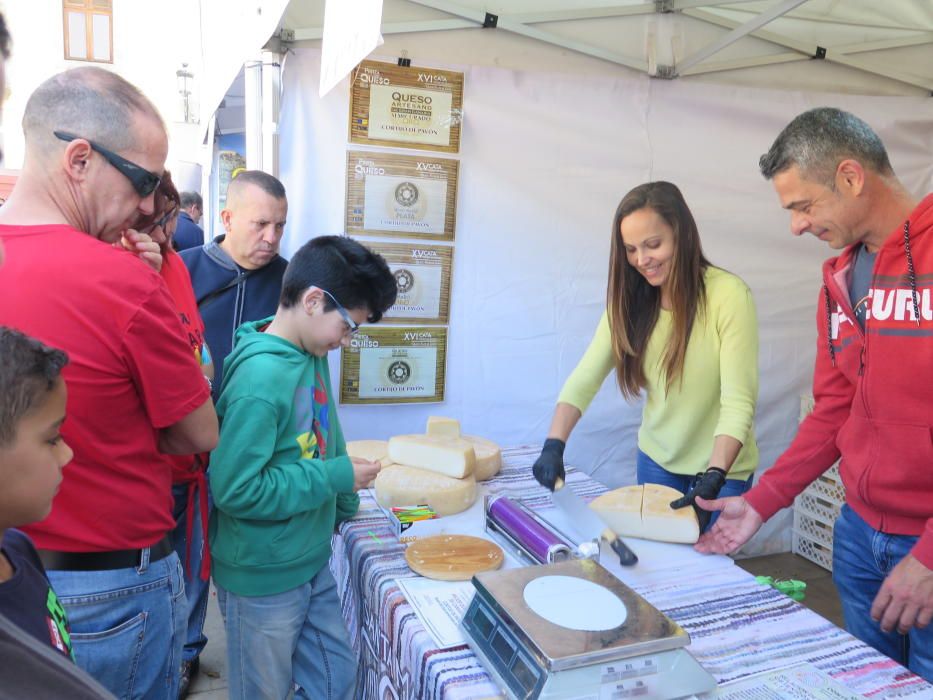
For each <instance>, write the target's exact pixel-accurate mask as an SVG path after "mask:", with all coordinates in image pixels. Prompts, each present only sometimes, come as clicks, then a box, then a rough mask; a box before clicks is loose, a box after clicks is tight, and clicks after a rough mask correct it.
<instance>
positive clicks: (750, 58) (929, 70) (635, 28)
mask: <svg viewBox="0 0 933 700" xmlns="http://www.w3.org/2000/svg"><path fill="white" fill-rule="evenodd" d="M323 8H324V0H291V2H290V3H289V5H288V9H287V10H286V12H285V16H284V18H283V21H282V26H283V28H284V30H285V32H284V34H283V36H284V37H285V38H288V39H292V40H294V42H295V45H296V46H303V45H309V44H310V43H311V42H315V41H316V40H319V39H320V38H321V32H322V23H323V17H324V9H323ZM484 23H485V24H493V23H494V24H495V28H494V29H493V28H487V29H483V25H484ZM383 33H384V34H385V35H386V39H387V44H386V46H385V47H384V51H386V50H387V51H390V52H391V51H398V52H401V51H407V52H408V54H409V56H410V57H411V58H412V59H414V60H416V61H418V60H421V61H425V60H435V61H436V60H442V61H446V62H448V63H469V64H473V65H484V64H492V65H500V66H507V67H523V68H533V67H535V66H536V65H540V63H541V62H544V63H553V64H560V63H565V62H566V64H567V65H566V66H565V69H566V70H568V71H571V72H576V71H579V70H581V69H582V70H584V71H586V72H591V71H593V70H596V71H599V72H609V71H611V70H612V69H613V68H617V67H618V66H623V67H625V68H628V69H632V70H637V71H640V72H646V73H648V74H650V75H655V76H662V77H669V78H672V79H680V80H684V79H712V80H716V81H726V82H742V83H745V84H760V85H767V86H769V87H786V88H795V89H799V88H801V87H804V88H806V87H813V88H816V89H830V88H831V89H833V90H834V91H837V92H855V93H860V94H902V95H923V94H927V95H928V94H930V92H933V3H931V2H923V1H917V0H886V1H885V2H877V1H876V0H846V2H838V1H837V0H751V1H750V0H728V1H722V0H721V1H716V0H656V1H655V2H638V1H637V0H629V1H628V2H620V1H619V0H616V1H615V2H613V1H611V0H603V2H598V1H596V0H502V1H500V2H484V1H483V0H460V1H459V2H451V1H449V0H386V2H385V6H384V12H383ZM547 52H549V53H550V56H551V57H552V58H551V60H550V61H548V59H547V55H548V53H547ZM584 57H586V58H590V59H596V60H595V61H584V60H583V59H584ZM598 64H603V65H601V66H598V67H597V65H598ZM818 64H819V65H818ZM548 69H551V67H548ZM879 78H880V79H881V80H879Z"/></svg>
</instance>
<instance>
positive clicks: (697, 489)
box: [671, 467, 726, 532]
mask: <svg viewBox="0 0 933 700" xmlns="http://www.w3.org/2000/svg"><path fill="white" fill-rule="evenodd" d="M725 483H726V472H725V470H723V469H720V468H719V467H710V468H709V469H707V470H706V471H705V472H704V473H702V474H697V480H696V483H694V485H693V488H692V489H690V490H689V491H688V492H687V495H686V496H681V497H680V498H678V499H676V500H673V501H671V508H673V509H674V510H677V509H678V508H686V507H687V506H693V509H694V510H695V511H696V513H697V519H698V520H699V521H700V532H703V530H704V529H705V528H706V526H707V525H708V524H709V520H710V517H712V513H710V512H709V511H708V510H703V509H702V508H700V506H698V505H697V502H696V497H697V496H699V497H700V498H705V499H706V500H708V501H711V500H713V499H714V498H717V497H718V496H719V492H720V491H721V490H722V487H723V486H724V485H725Z"/></svg>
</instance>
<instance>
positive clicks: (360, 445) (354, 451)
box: [347, 440, 392, 467]
mask: <svg viewBox="0 0 933 700" xmlns="http://www.w3.org/2000/svg"><path fill="white" fill-rule="evenodd" d="M347 454H348V455H350V456H351V457H356V458H357V459H368V460H369V461H370V462H379V464H381V465H382V466H383V467H388V466H389V465H390V464H392V460H391V459H389V442H388V441H387V440H351V441H350V442H348V443H347Z"/></svg>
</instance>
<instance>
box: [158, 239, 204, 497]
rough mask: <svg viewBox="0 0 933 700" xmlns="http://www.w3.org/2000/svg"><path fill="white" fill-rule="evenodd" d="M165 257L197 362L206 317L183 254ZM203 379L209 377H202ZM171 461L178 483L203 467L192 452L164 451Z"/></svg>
mask: <svg viewBox="0 0 933 700" xmlns="http://www.w3.org/2000/svg"><path fill="white" fill-rule="evenodd" d="M163 255H164V257H163V258H162V279H163V281H164V282H165V286H166V287H168V293H169V295H170V296H171V297H172V302H173V303H174V305H175V310H176V311H177V312H178V318H179V319H180V320H181V326H182V329H183V331H184V338H185V339H186V340H187V341H188V345H189V346H190V347H191V353H192V355H193V356H194V358H195V360H196V362H197V363H198V366H200V363H201V348H202V347H203V345H204V321H202V320H201V314H200V313H199V312H198V302H197V299H195V297H194V288H193V287H192V286H191V276H190V275H189V274H188V268H187V267H185V263H183V262H182V260H181V256H180V255H179V254H178V253H176V252H175V250H174V248H171V247H169V248H168V249H167V250H166V251H165V252H164V253H163ZM200 381H201V382H203V383H205V384H207V380H206V379H204V377H201V379H200ZM165 458H166V459H167V460H168V462H169V464H171V465H172V481H173V482H174V483H176V484H179V483H189V482H191V481H195V480H196V479H197V474H196V472H197V471H198V470H199V469H200V467H199V466H197V464H196V463H195V458H194V456H193V455H165Z"/></svg>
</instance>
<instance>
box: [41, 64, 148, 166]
mask: <svg viewBox="0 0 933 700" xmlns="http://www.w3.org/2000/svg"><path fill="white" fill-rule="evenodd" d="M140 119H144V120H147V121H151V122H153V123H155V124H157V125H158V127H159V128H160V129H161V131H162V132H163V133H164V132H165V124H164V123H163V121H162V117H161V116H160V115H159V112H158V110H157V109H156V108H155V106H154V105H153V104H152V102H150V101H149V99H148V98H147V97H146V96H145V95H143V93H142V92H140V90H139V88H137V87H136V86H135V85H133V84H131V83H129V82H127V81H126V80H124V79H123V78H121V77H120V76H119V75H117V74H116V73H112V72H110V71H107V70H104V69H102V68H93V67H87V68H75V69H72V70H69V71H65V72H64V73H59V74H58V75H54V76H52V77H51V78H49V79H48V80H46V81H45V82H44V83H42V84H41V85H40V86H39V87H38V88H36V90H35V92H33V93H32V95H31V96H30V98H29V101H28V102H27V103H26V110H25V112H24V114H23V133H24V134H25V136H26V145H27V148H36V147H38V148H41V149H42V150H49V149H50V148H51V146H52V145H54V144H55V143H56V138H55V136H54V135H53V133H52V132H53V131H56V130H58V131H66V132H70V133H73V134H78V135H80V136H81V137H82V138H86V139H90V140H92V141H95V142H97V143H100V144H102V145H104V146H106V147H107V148H109V149H111V150H113V151H124V150H129V149H132V148H133V147H134V146H135V145H136V139H137V136H138V135H137V133H136V131H137V130H136V124H137V123H138V121H139V120H140ZM58 145H60V142H59V143H58Z"/></svg>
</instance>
